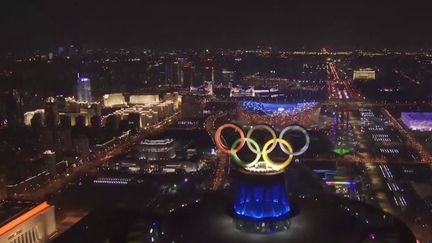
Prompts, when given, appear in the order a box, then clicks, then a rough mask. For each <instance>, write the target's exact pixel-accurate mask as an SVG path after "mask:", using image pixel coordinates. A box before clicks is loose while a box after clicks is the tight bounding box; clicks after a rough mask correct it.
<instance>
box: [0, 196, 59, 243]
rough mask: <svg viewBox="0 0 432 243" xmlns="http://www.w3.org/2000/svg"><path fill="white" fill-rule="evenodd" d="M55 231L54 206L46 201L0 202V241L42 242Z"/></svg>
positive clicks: (6, 242)
mask: <svg viewBox="0 0 432 243" xmlns="http://www.w3.org/2000/svg"><path fill="white" fill-rule="evenodd" d="M55 232H56V223H55V216H54V206H51V205H49V204H48V203H47V202H43V203H41V204H35V203H32V202H24V201H18V202H14V201H5V202H3V203H0V243H35V242H40V243H44V242H48V241H49V238H50V237H51V236H52V235H54V233H55Z"/></svg>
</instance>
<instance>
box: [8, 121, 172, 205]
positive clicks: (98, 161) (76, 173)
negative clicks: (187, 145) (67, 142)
mask: <svg viewBox="0 0 432 243" xmlns="http://www.w3.org/2000/svg"><path fill="white" fill-rule="evenodd" d="M179 115H180V113H176V114H174V115H173V116H171V117H168V118H166V119H165V120H164V121H162V122H160V123H158V124H156V125H154V126H149V127H146V128H145V129H143V130H142V131H141V132H140V133H138V134H137V135H135V136H130V135H128V136H126V137H124V138H122V139H120V140H119V141H118V144H116V145H115V146H112V147H111V148H110V149H109V150H107V151H106V152H104V153H102V154H100V153H99V154H96V155H95V157H94V158H93V159H91V160H89V161H87V162H84V163H82V164H81V165H79V166H77V167H75V168H69V173H68V175H66V176H60V175H59V176H58V177H57V178H56V179H55V180H52V181H51V182H50V183H48V184H45V185H42V186H41V187H39V188H38V189H37V190H34V191H26V192H23V193H18V194H15V195H13V198H15V199H20V200H34V201H42V200H47V197H48V196H49V195H52V194H55V193H57V192H59V191H60V190H61V188H62V187H63V186H65V185H67V183H69V182H71V181H73V180H74V179H76V178H78V177H81V176H84V175H87V174H89V173H96V172H97V167H98V166H100V165H102V164H104V163H106V162H108V161H109V160H110V159H111V158H113V157H115V156H117V155H120V154H124V153H126V152H128V151H129V150H130V149H131V148H132V147H133V146H134V145H135V144H136V143H138V142H139V141H141V140H142V139H143V138H145V137H148V136H153V135H155V134H158V133H160V132H162V131H164V130H165V129H166V128H167V127H168V126H169V125H171V124H172V123H173V122H174V121H176V120H177V119H178V117H179ZM89 157H92V156H89Z"/></svg>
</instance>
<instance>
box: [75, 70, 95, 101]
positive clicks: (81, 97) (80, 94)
mask: <svg viewBox="0 0 432 243" xmlns="http://www.w3.org/2000/svg"><path fill="white" fill-rule="evenodd" d="M76 91H77V100H78V101H79V102H91V101H92V96H91V82H90V79H89V78H86V77H80V75H79V73H78V77H77V86H76Z"/></svg>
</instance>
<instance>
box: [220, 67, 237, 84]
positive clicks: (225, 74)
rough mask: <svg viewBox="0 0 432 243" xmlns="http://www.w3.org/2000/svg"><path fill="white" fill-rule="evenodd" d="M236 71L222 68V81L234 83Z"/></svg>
mask: <svg viewBox="0 0 432 243" xmlns="http://www.w3.org/2000/svg"><path fill="white" fill-rule="evenodd" d="M234 79H235V71H232V70H227V69H223V70H222V83H223V84H229V83H234Z"/></svg>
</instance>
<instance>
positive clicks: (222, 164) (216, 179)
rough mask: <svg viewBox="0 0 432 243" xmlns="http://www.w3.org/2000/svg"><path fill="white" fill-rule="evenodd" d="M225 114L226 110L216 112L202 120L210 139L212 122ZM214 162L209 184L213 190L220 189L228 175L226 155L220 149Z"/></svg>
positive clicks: (212, 127) (213, 132)
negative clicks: (213, 170) (210, 183)
mask: <svg viewBox="0 0 432 243" xmlns="http://www.w3.org/2000/svg"><path fill="white" fill-rule="evenodd" d="M226 115H227V113H226V112H221V113H217V114H215V115H212V116H210V117H208V118H207V120H206V121H205V122H204V128H205V129H206V130H207V132H208V134H209V135H210V136H211V137H212V139H213V137H214V134H215V132H216V127H215V124H214V123H215V121H216V119H219V118H221V117H224V116H226ZM215 163H216V166H215V167H216V168H215V172H214V174H213V179H212V186H211V189H212V190H213V191H216V190H219V189H221V188H222V187H223V185H224V184H225V182H226V177H227V175H228V166H229V160H228V155H227V154H225V153H223V152H222V151H217V152H216V160H215Z"/></svg>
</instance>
